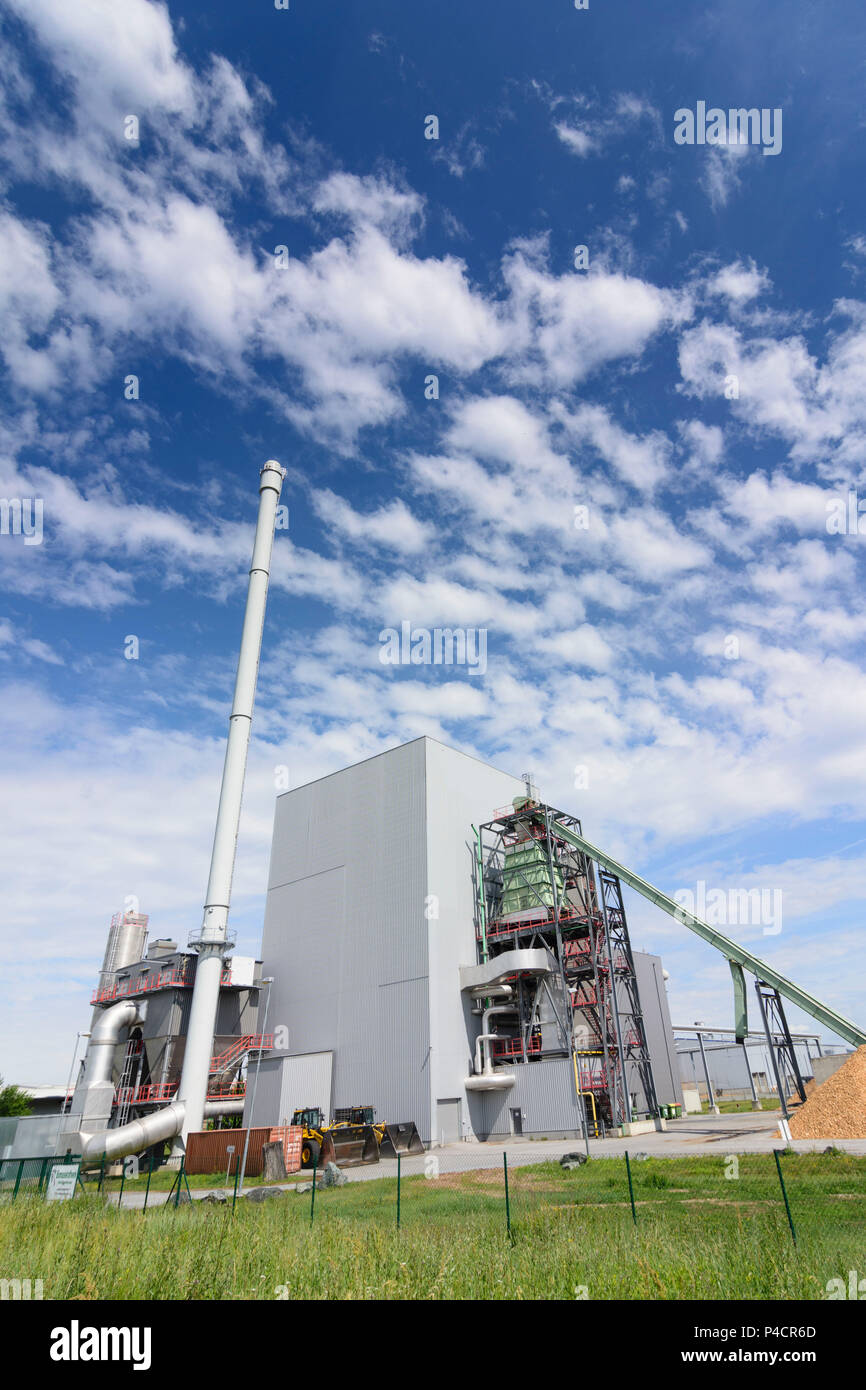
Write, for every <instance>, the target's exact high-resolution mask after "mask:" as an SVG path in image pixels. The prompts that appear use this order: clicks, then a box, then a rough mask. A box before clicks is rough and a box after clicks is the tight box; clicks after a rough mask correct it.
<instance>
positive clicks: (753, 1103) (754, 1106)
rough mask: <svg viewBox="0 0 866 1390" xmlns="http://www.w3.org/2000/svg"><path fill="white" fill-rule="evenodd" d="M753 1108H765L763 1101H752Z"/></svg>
mask: <svg viewBox="0 0 866 1390" xmlns="http://www.w3.org/2000/svg"><path fill="white" fill-rule="evenodd" d="M752 1109H753V1110H762V1109H763V1106H762V1105H761V1102H760V1101H759V1100H753V1101H752Z"/></svg>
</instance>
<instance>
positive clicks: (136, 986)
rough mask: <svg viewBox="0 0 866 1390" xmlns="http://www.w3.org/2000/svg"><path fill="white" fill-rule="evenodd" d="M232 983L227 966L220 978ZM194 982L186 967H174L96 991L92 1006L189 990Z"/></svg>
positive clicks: (224, 982)
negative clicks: (158, 991) (162, 991)
mask: <svg viewBox="0 0 866 1390" xmlns="http://www.w3.org/2000/svg"><path fill="white" fill-rule="evenodd" d="M231 982H232V972H231V967H230V966H227V967H226V969H225V970H224V971H223V973H222V975H221V977H220V984H221V985H230V984H231ZM192 983H193V981H192V980H188V979H187V978H186V967H185V966H183V967H181V969H177V967H173V968H172V969H171V970H162V971H160V973H159V974H158V975H138V976H137V977H136V978H135V979H134V980H122V981H120V982H119V983H118V984H116V985H115V986H114V988H113V989H103V990H98V989H97V990H94V992H93V995H92V997H91V1000H90V1002H91V1004H108V1003H111V1002H113V1001H114V1000H115V999H130V998H133V997H134V996H136V995H139V994H148V993H149V992H150V991H151V990H153V989H181V988H186V989H189V988H190V986H191V985H192Z"/></svg>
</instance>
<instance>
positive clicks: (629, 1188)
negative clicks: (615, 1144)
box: [625, 1149, 637, 1225]
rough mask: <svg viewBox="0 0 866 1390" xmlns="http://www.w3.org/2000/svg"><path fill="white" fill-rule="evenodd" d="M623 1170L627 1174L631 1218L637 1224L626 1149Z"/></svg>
mask: <svg viewBox="0 0 866 1390" xmlns="http://www.w3.org/2000/svg"><path fill="white" fill-rule="evenodd" d="M625 1171H626V1173H627V1174H628V1195H629V1199H630V1201H631V1219H632V1221H633V1222H634V1224H635V1225H637V1212H636V1211H635V1206H634V1187H633V1186H632V1181H631V1164H630V1163H629V1161H628V1149H626V1151H625Z"/></svg>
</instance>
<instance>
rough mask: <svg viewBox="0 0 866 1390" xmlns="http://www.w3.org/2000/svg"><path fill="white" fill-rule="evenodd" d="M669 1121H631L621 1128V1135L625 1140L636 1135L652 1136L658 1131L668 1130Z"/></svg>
mask: <svg viewBox="0 0 866 1390" xmlns="http://www.w3.org/2000/svg"><path fill="white" fill-rule="evenodd" d="M667 1127H668V1122H667V1120H662V1119H659V1118H657V1119H655V1120H631V1121H630V1122H629V1123H628V1124H627V1125H620V1126H619V1133H620V1134H621V1135H622V1137H623V1138H624V1139H629V1138H631V1136H632V1135H635V1134H652V1133H654V1131H656V1130H666V1129H667Z"/></svg>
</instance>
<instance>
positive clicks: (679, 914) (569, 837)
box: [551, 821, 866, 1047]
mask: <svg viewBox="0 0 866 1390" xmlns="http://www.w3.org/2000/svg"><path fill="white" fill-rule="evenodd" d="M551 828H552V829H554V830H555V832H556V834H557V835H561V836H562V838H563V840H565V842H566V844H569V845H572V846H573V847H574V848H575V849H578V850H581V851H582V852H583V853H584V854H585V855H587V856H588V857H589V858H590V859H593V860H595V862H596V863H597V864H600V865H601V866H602V868H604V869H607V870H608V871H609V872H610V873H612V874H615V875H616V877H617V878H618V879H620V881H621V882H622V883H627V884H628V886H629V888H633V889H634V890H635V892H636V893H640V894H641V896H642V897H644V898H646V899H647V901H648V902H651V903H653V904H654V905H655V906H656V907H660V908H661V909H662V911H663V912H667V913H669V915H670V916H671V917H673V918H674V919H675V920H676V921H677V922H682V924H683V926H686V927H688V928H689V930H690V931H693V932H695V933H696V934H697V935H698V936H700V937H702V938H703V940H704V941H706V942H708V943H709V944H710V946H715V948H716V950H717V951H721V953H722V955H723V956H725V957H726V958H727V960H728V963H729V964H730V966H731V971H732V974H733V975H734V985H735V991H736V986H737V977H738V974H739V973H740V971H742V970H748V971H750V972H751V973H752V974H753V975H757V977H758V978H759V979H761V980H764V981H766V983H767V984H768V985H772V986H773V988H774V989H777V990H778V991H779V993H780V994H782V995H784V996H785V998H786V999H789V1000H790V1001H791V1003H792V1004H796V1005H797V1007H798V1008H800V1009H802V1010H803V1012H804V1013H807V1014H809V1015H810V1016H811V1017H812V1018H814V1019H817V1021H818V1022H819V1023H822V1024H823V1025H824V1027H825V1028H829V1029H830V1031H831V1032H832V1033H836V1034H837V1036H838V1037H840V1038H844V1039H845V1041H846V1042H849V1043H851V1045H852V1047H861V1046H862V1045H863V1044H864V1043H866V1032H864V1030H863V1029H862V1028H858V1027H857V1025H856V1024H855V1023H852V1022H851V1020H850V1019H848V1018H845V1017H844V1016H843V1015H842V1014H837V1013H836V1012H835V1010H834V1009H828V1008H827V1005H826V1004H822V1003H821V1001H820V1000H819V999H815V998H813V996H812V995H811V994H807V993H806V991H805V990H804V989H800V987H799V985H795V984H794V983H793V982H792V981H791V980H788V979H786V978H785V976H784V975H780V974H779V972H778V970H774V969H773V967H772V966H771V965H768V964H767V962H766V961H763V960H761V958H760V956H753V955H752V953H751V952H750V951H746V950H744V949H743V947H742V946H738V945H737V943H736V941H731V940H730V938H729V937H727V936H723V935H722V933H721V932H719V931H716V929H715V927H711V926H710V925H709V923H707V922H704V921H702V920H701V918H700V917H695V915H694V913H691V912H688V911H687V910H686V908H684V907H683V906H682V905H681V904H680V903H678V902H676V901H675V900H674V899H673V898H670V897H668V895H667V893H662V892H661V891H660V889H658V888H653V886H652V884H651V883H647V881H646V879H643V878H641V877H640V875H639V874H635V873H632V871H631V869H627V868H626V867H625V865H623V864H618V863H617V861H616V860H615V859H612V858H611V856H610V855H609V854H605V852H604V850H601V849H598V848H597V847H596V846H595V845H591V844H590V842H589V840H585V839H584V838H583V836H582V835H578V834H577V833H576V832H575V831H574V830H571V829H570V828H569V827H567V826H564V825H562V824H561V823H560V822H559V821H553V822H552V826H551ZM737 967H739V970H738V969H737ZM740 978H742V977H741V976H740ZM743 998H744V992H743Z"/></svg>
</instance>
